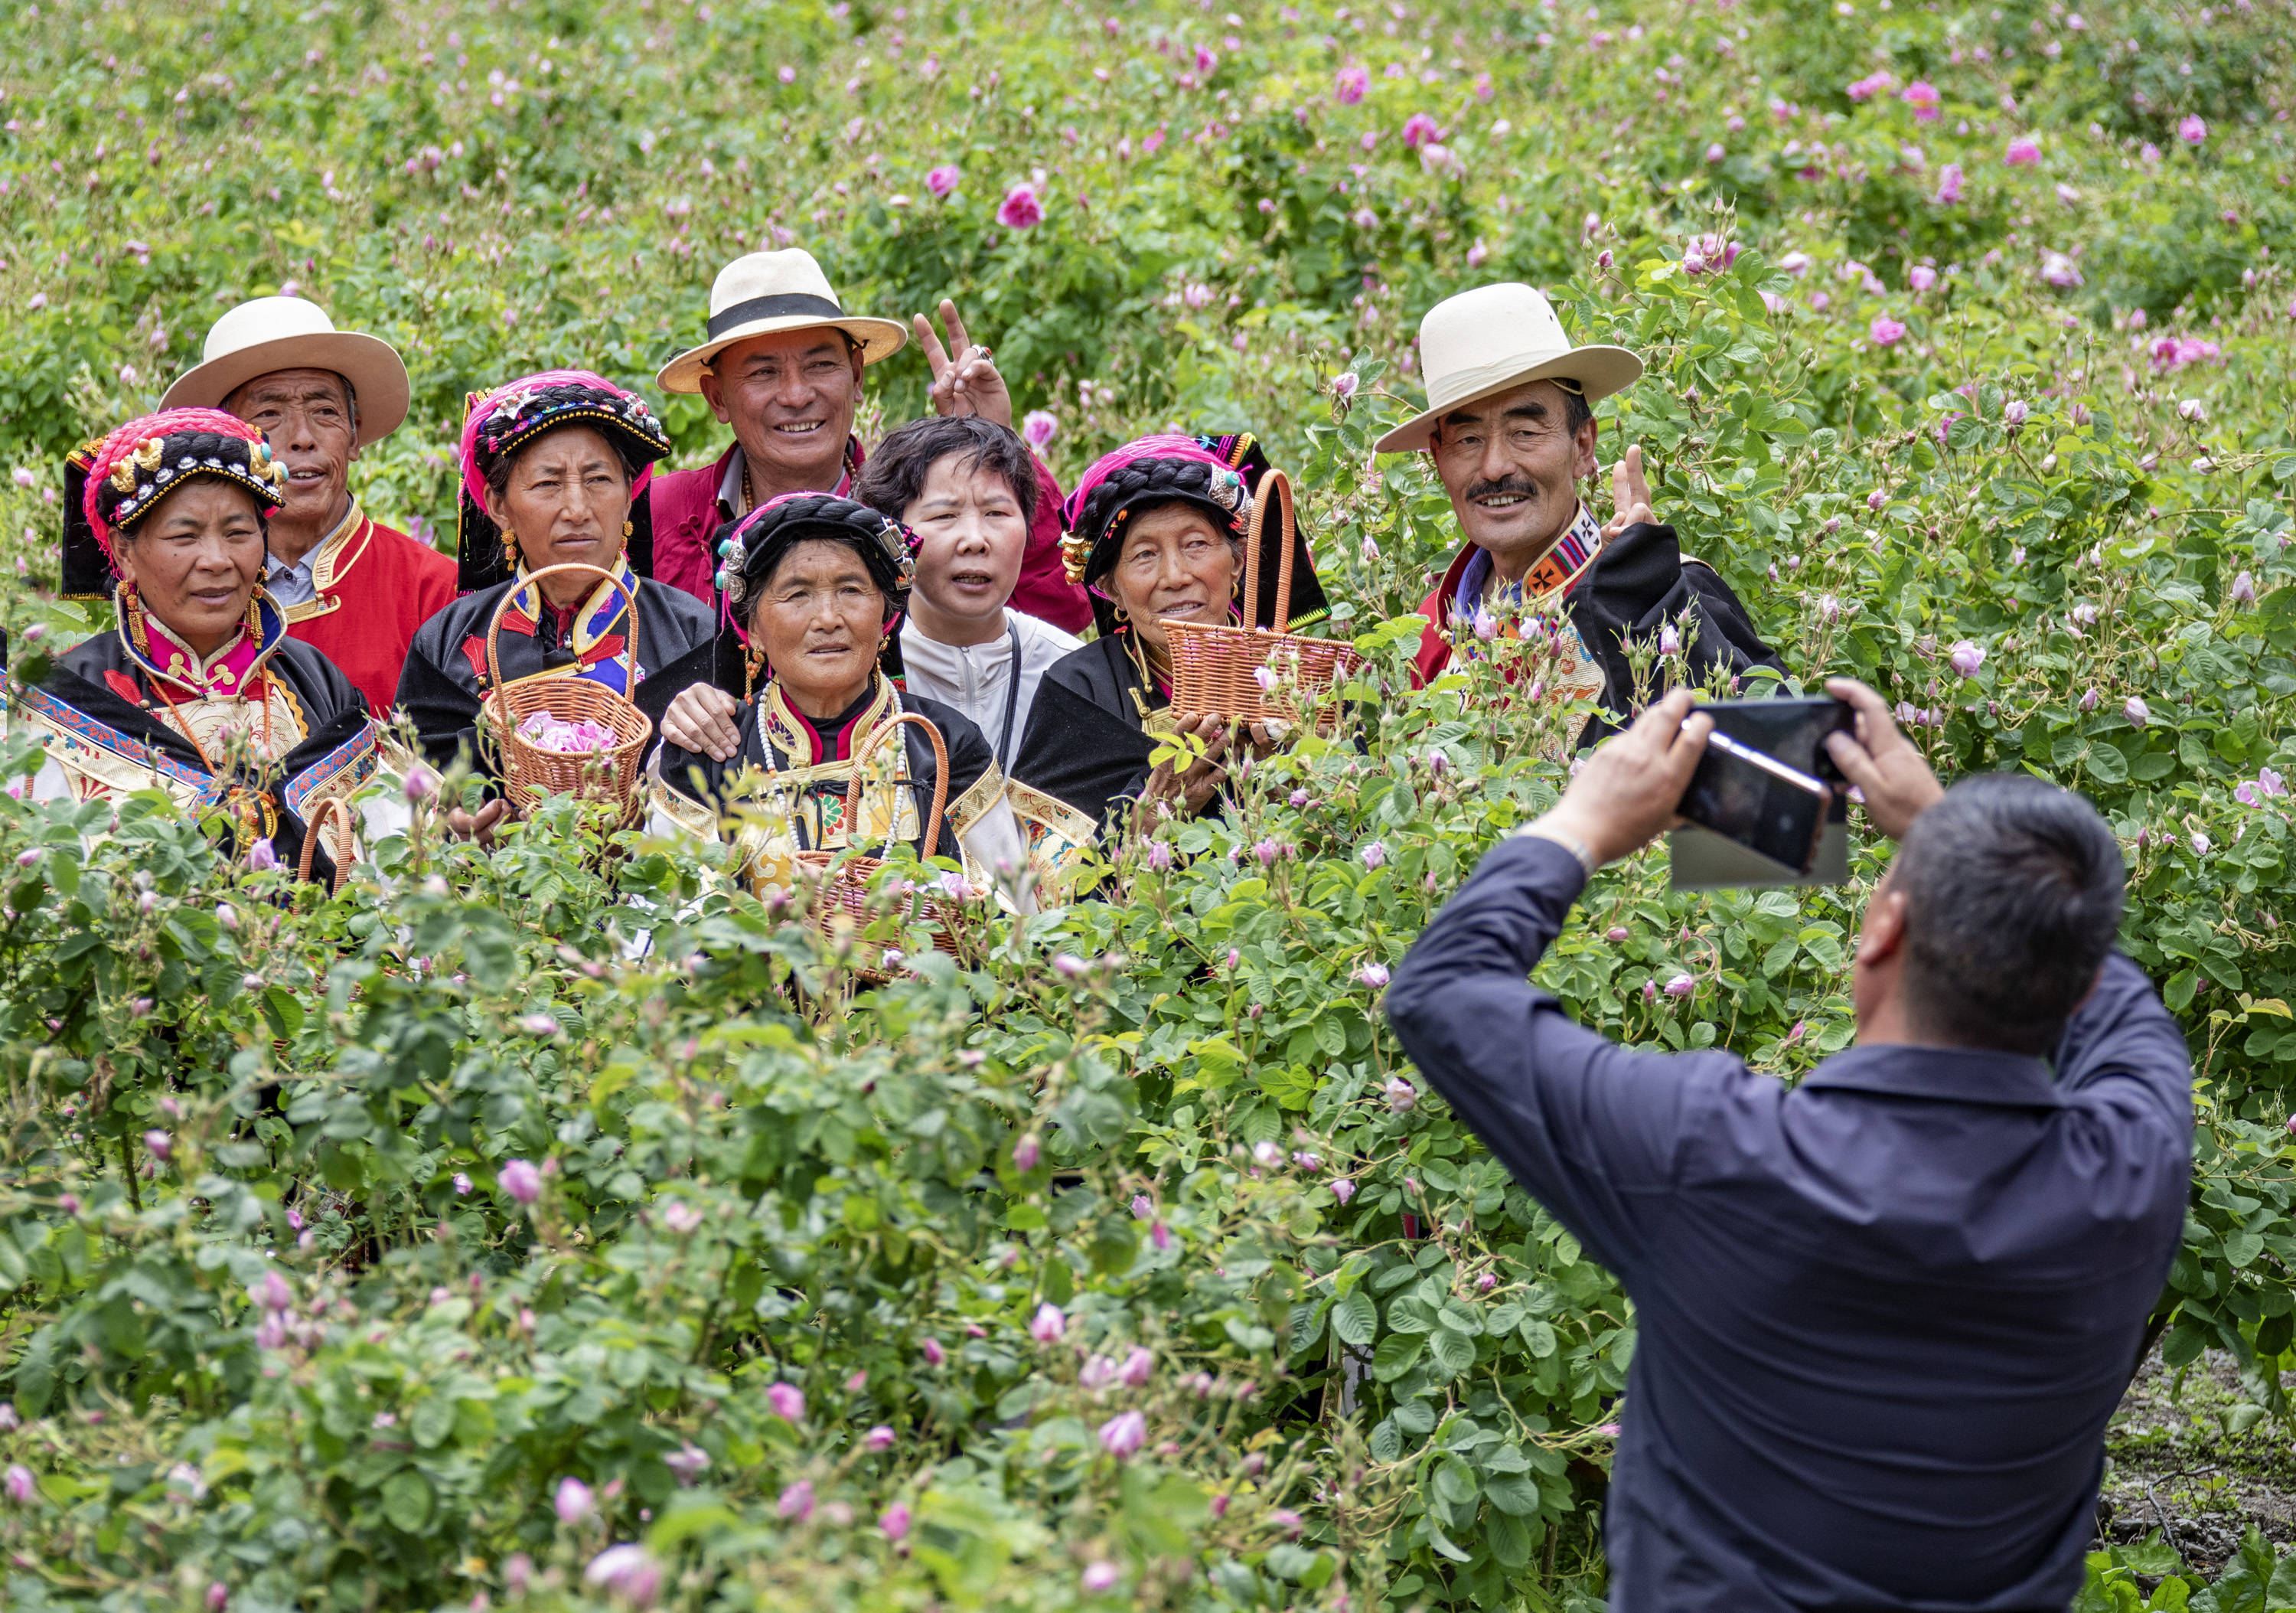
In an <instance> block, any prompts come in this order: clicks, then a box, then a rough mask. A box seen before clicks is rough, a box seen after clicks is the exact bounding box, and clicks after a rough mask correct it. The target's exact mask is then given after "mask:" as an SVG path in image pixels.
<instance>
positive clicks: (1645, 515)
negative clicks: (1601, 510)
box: [1603, 442, 1658, 543]
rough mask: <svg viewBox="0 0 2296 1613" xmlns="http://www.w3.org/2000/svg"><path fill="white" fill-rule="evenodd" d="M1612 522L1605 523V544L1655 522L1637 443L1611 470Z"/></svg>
mask: <svg viewBox="0 0 2296 1613" xmlns="http://www.w3.org/2000/svg"><path fill="white" fill-rule="evenodd" d="M1657 519H1658V517H1657V516H1655V515H1653V514H1651V497H1650V483H1649V482H1647V481H1644V480H1643V449H1642V444H1640V443H1639V442H1638V443H1636V444H1635V445H1634V446H1633V447H1632V448H1629V449H1628V450H1627V451H1626V454H1625V456H1624V457H1622V458H1620V461H1619V462H1618V464H1616V465H1612V466H1611V518H1610V519H1609V520H1608V521H1606V522H1604V523H1603V542H1605V543H1608V542H1609V541H1610V540H1611V539H1613V538H1615V537H1617V536H1618V535H1619V534H1620V532H1623V531H1626V530H1627V529H1628V527H1630V526H1633V525H1636V523H1640V522H1646V521H1656V520H1657Z"/></svg>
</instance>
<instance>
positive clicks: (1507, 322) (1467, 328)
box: [1372, 281, 1643, 454]
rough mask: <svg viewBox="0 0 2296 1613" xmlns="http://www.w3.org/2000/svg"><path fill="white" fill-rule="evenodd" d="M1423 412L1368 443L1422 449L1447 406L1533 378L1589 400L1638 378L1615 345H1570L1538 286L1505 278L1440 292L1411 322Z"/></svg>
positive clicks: (1393, 449) (1638, 365) (1383, 449)
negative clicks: (1573, 388)
mask: <svg viewBox="0 0 2296 1613" xmlns="http://www.w3.org/2000/svg"><path fill="white" fill-rule="evenodd" d="M1419 367H1420V369H1421V371H1422V373H1423V374H1425V375H1426V377H1427V408H1426V412H1425V413H1423V414H1421V415H1418V416H1415V417H1414V418H1412V419H1409V420H1406V421H1405V422H1404V423H1403V424H1401V425H1398V426H1397V427H1396V428H1395V429H1394V430H1393V431H1391V432H1388V433H1387V435H1386V436H1384V437H1382V438H1381V439H1380V440H1378V441H1377V442H1375V443H1374V444H1373V445H1372V446H1373V448H1374V449H1377V450H1378V451H1379V452H1380V453H1382V454H1401V453H1406V452H1408V451H1409V450H1411V449H1423V448H1425V447H1426V446H1427V440H1428V439H1429V438H1430V437H1431V436H1432V435H1433V434H1434V431H1435V426H1436V424H1437V423H1438V422H1439V421H1440V420H1441V419H1442V417H1443V416H1445V415H1447V414H1448V413H1449V412H1450V411H1451V410H1453V409H1456V408H1459V407H1464V405H1467V404H1470V403H1478V402H1480V401H1481V400H1482V399H1485V398H1488V397H1492V396H1494V395H1495V394H1497V393H1499V392H1506V391H1513V390H1514V389H1515V388H1516V387H1519V386H1526V385H1528V384H1529V383H1531V382H1534V381H1574V382H1576V383H1579V388H1580V390H1581V391H1584V392H1585V393H1586V396H1587V403H1588V404H1589V405H1590V406H1591V405H1592V404H1593V403H1594V402H1595V400H1596V399H1601V398H1607V397H1609V396H1610V395H1611V393H1612V392H1615V391H1620V390H1621V389H1622V388H1625V387H1629V386H1632V385H1633V384H1634V383H1636V381H1638V380H1640V379H1641V378H1642V373H1643V361H1642V360H1641V359H1640V358H1636V357H1635V355H1634V354H1632V353H1630V352H1628V350H1626V349H1625V348H1622V347H1600V346H1596V347H1572V346H1571V345H1570V337H1569V336H1567V335H1565V334H1564V333H1563V331H1562V320H1560V319H1558V318H1556V317H1554V308H1553V307H1552V306H1550V305H1549V304H1548V302H1547V300H1546V295H1545V294H1544V293H1543V292H1538V291H1536V290H1534V289H1532V288H1531V287H1529V286H1527V285H1522V284H1518V283H1516V282H1514V281H1508V282H1506V283H1505V284H1499V285H1479V286H1477V287H1476V288H1475V289H1474V290H1473V291H1472V292H1460V293H1459V294H1458V295H1457V296H1456V297H1446V298H1445V299H1444V300H1442V301H1440V302H1439V303H1437V304H1436V305H1435V306H1434V307H1433V308H1431V309H1428V310H1427V317H1425V318H1423V319H1422V320H1421V321H1420V322H1419Z"/></svg>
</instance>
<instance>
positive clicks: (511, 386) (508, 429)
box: [457, 370, 669, 592]
mask: <svg viewBox="0 0 2296 1613" xmlns="http://www.w3.org/2000/svg"><path fill="white" fill-rule="evenodd" d="M569 425H587V426H592V427H594V428H595V429H596V430H597V431H599V432H601V433H603V435H604V437H605V439H606V440H607V441H609V442H611V443H612V444H613V445H614V449H615V451H616V452H618V453H619V454H620V455H621V457H622V464H623V465H624V466H625V467H626V468H627V470H628V472H629V474H630V523H631V532H630V538H629V542H628V545H627V547H626V548H625V550H624V555H625V557H626V558H627V560H628V562H629V565H630V570H632V571H633V572H636V573H637V574H638V575H639V576H641V577H650V576H652V574H653V523H652V520H651V518H650V512H649V508H648V505H649V501H648V500H647V498H645V496H644V495H645V489H646V484H647V483H648V482H649V481H652V479H653V466H654V462H655V461H656V460H658V459H660V458H662V457H664V456H666V455H667V454H668V452H669V433H668V432H665V431H664V430H662V425H661V422H660V420H659V419H657V418H656V417H655V416H654V412H653V410H652V407H649V406H648V404H647V403H646V400H645V399H643V398H641V397H639V396H638V395H637V394H636V393H635V392H630V391H623V390H622V389H621V388H620V387H619V386H616V385H615V384H614V383H612V382H611V381H609V380H607V379H606V378H605V377H604V376H603V375H594V374H591V373H590V372H589V371H588V370H545V371H543V372H542V373H541V374H536V375H528V376H525V377H523V378H521V379H520V380H517V381H512V382H509V383H505V384H504V385H502V386H498V387H496V388H494V389H493V390H492V391H485V392H472V393H471V395H470V405H469V408H468V410H467V412H466V413H465V414H464V415H463V452H462V461H463V497H462V531H461V540H460V543H459V544H458V546H457V547H458V548H459V551H460V553H459V556H458V558H459V563H460V567H461V572H462V578H461V580H462V587H463V590H464V591H465V592H470V591H472V590H475V589H478V588H490V587H492V586H493V585H494V584H496V583H497V582H503V581H506V580H508V579H509V577H510V574H511V573H510V562H509V556H508V555H506V554H505V553H504V547H503V542H502V531H501V529H500V528H498V527H496V525H495V523H494V522H493V520H492V518H490V517H489V516H488V514H487V488H488V482H489V481H490V480H491V479H492V478H493V476H494V475H495V474H496V472H497V471H499V469H500V468H501V467H502V466H503V465H504V464H505V463H507V462H508V461H509V459H510V458H511V457H512V456H513V455H515V454H516V453H517V452H518V451H519V450H520V449H522V448H524V447H526V446H527V444H529V443H530V442H532V441H533V440H535V439H536V438H537V437H540V436H542V435H544V434H545V433H546V432H553V431H556V430H558V429H559V428H560V427H562V426H569Z"/></svg>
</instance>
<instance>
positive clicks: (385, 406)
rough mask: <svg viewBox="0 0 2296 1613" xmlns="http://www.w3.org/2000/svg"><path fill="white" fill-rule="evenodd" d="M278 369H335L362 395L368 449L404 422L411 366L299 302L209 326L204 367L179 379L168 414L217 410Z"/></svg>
mask: <svg viewBox="0 0 2296 1613" xmlns="http://www.w3.org/2000/svg"><path fill="white" fill-rule="evenodd" d="M274 370H332V371H334V373H335V374H338V375H340V376H341V377H342V378H343V379H344V380H346V381H348V382H349V383H350V384H351V391H354V392H355V393H357V396H358V440H359V446H360V447H361V448H365V446H366V445H367V444H368V443H370V442H375V441H379V440H381V439H382V438H385V437H388V436H389V435H390V433H391V432H395V431H397V430H398V425H399V423H400V422H401V421H403V420H405V419H406V400H407V395H408V388H407V383H406V365H405V364H404V363H403V362H401V361H400V359H399V357H398V349H397V348H395V347H393V346H391V345H390V343H389V342H385V341H383V340H382V339H381V337H379V336H365V335H361V334H360V333H358V332H357V331H339V330H337V329H336V328H335V322H334V321H333V320H332V319H330V318H328V317H327V310H326V309H323V308H321V307H320V306H319V305H318V304H317V303H316V302H307V301H305V300H303V299H302V298H300V297H258V298H257V299H256V300H254V301H252V302H242V303H241V304H240V305H239V306H238V307H237V308H235V309H232V310H231V311H230V312H229V313H227V314H225V315H224V317H222V318H220V319H218V320H217V321H216V322H215V323H214V324H213V325H209V327H208V341H207V346H206V347H204V348H202V349H201V350H200V361H199V363H197V364H195V365H193V366H192V367H191V368H190V369H187V370H185V371H184V373H183V374H180V375H178V376H176V383H175V385H173V386H171V387H169V388H168V395H167V396H166V397H164V398H162V399H160V407H161V408H163V409H180V408H210V409H219V408H221V407H223V400H224V399H226V398H228V397H230V396H231V395H232V394H233V393H234V392H235V391H238V390H239V389H240V388H241V387H242V386H245V385H246V384H247V383H249V382H250V381H252V380H254V379H255V378H256V377H257V376H258V375H268V374H271V372H272V371H274Z"/></svg>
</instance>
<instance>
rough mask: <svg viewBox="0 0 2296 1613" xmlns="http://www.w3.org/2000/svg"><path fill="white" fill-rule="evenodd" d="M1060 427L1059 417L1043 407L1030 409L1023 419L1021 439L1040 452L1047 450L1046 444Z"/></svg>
mask: <svg viewBox="0 0 2296 1613" xmlns="http://www.w3.org/2000/svg"><path fill="white" fill-rule="evenodd" d="M1060 429H1061V423H1060V421H1059V419H1058V418H1057V417H1055V416H1053V415H1050V414H1048V413H1046V411H1045V410H1043V409H1030V410H1029V412H1028V414H1027V415H1025V416H1022V417H1021V440H1023V441H1025V442H1027V443H1028V445H1029V447H1030V448H1032V449H1035V450H1036V451H1037V452H1038V453H1039V454H1041V453H1043V452H1044V451H1045V444H1046V443H1048V442H1050V441H1051V440H1053V433H1054V432H1057V431H1059V430H1060Z"/></svg>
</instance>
